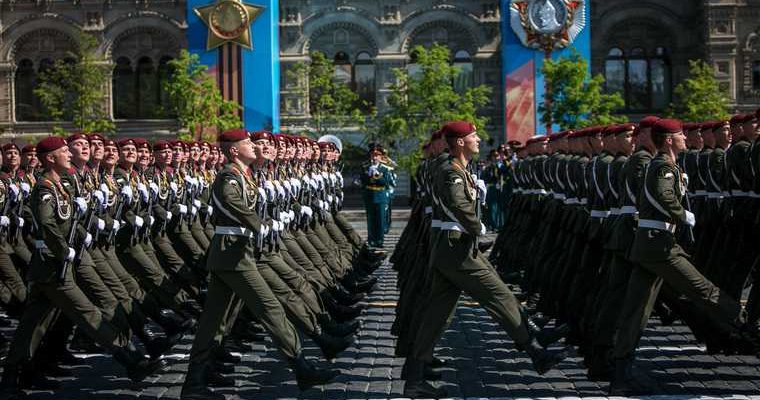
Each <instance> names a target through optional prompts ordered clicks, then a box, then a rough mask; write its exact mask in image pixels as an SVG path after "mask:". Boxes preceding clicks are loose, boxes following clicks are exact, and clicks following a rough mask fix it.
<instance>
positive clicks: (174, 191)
mask: <svg viewBox="0 0 760 400" xmlns="http://www.w3.org/2000/svg"><path fill="white" fill-rule="evenodd" d="M169 188H170V189H171V190H172V194H173V195H175V196H176V195H177V191H179V186H177V182H172V183H170V184H169Z"/></svg>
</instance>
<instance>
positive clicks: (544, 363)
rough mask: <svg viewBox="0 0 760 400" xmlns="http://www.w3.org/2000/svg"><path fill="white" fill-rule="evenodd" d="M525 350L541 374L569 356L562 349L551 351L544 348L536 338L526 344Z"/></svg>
mask: <svg viewBox="0 0 760 400" xmlns="http://www.w3.org/2000/svg"><path fill="white" fill-rule="evenodd" d="M525 352H526V353H528V355H529V356H530V359H531V361H533V368H534V369H535V370H536V372H538V374H539V375H543V374H545V373H547V372H549V371H550V370H551V369H552V368H554V366H556V365H557V364H559V363H560V362H562V360H564V359H565V357H567V353H566V352H565V351H564V350H562V351H549V350H546V349H544V348H543V347H542V346H541V345H540V344H538V341H537V340H536V339H532V340H531V341H530V342H528V344H527V345H526V346H525Z"/></svg>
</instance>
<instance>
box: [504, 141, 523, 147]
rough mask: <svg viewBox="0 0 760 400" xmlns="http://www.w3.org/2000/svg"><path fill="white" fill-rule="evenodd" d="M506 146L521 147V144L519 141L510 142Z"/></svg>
mask: <svg viewBox="0 0 760 400" xmlns="http://www.w3.org/2000/svg"><path fill="white" fill-rule="evenodd" d="M507 144H508V145H510V146H522V142H520V141H519V140H510V141H508V142H507Z"/></svg>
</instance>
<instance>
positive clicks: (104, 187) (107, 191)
mask: <svg viewBox="0 0 760 400" xmlns="http://www.w3.org/2000/svg"><path fill="white" fill-rule="evenodd" d="M100 191H101V192H103V195H105V197H106V198H108V197H109V196H111V189H109V188H108V185H106V184H105V183H101V184H100Z"/></svg>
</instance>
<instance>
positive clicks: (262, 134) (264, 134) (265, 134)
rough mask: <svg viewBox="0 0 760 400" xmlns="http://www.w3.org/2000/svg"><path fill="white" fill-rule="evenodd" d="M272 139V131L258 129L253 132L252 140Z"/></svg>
mask: <svg viewBox="0 0 760 400" xmlns="http://www.w3.org/2000/svg"><path fill="white" fill-rule="evenodd" d="M270 139H272V132H269V131H256V132H252V133H251V140H253V141H257V140H270Z"/></svg>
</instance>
